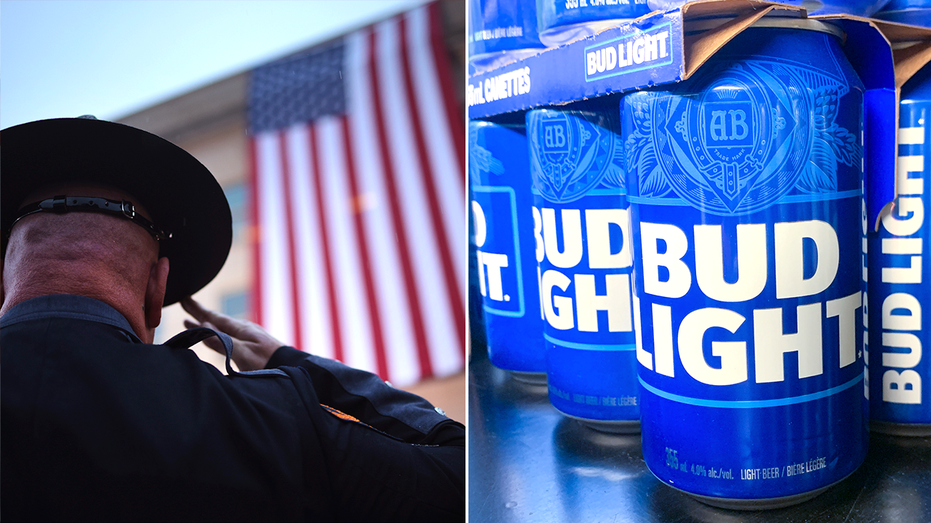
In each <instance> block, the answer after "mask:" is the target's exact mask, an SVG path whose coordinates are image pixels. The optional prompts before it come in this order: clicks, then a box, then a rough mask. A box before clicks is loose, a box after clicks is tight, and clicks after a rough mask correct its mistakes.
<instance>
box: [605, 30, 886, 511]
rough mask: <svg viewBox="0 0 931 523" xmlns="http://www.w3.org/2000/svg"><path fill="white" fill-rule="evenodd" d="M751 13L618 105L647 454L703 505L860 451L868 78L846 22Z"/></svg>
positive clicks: (769, 490)
mask: <svg viewBox="0 0 931 523" xmlns="http://www.w3.org/2000/svg"><path fill="white" fill-rule="evenodd" d="M837 33H839V31H838V30H836V29H834V28H833V27H832V26H829V25H827V24H824V23H820V22H816V21H813V20H795V21H781V20H778V19H776V20H769V21H767V20H765V19H764V20H761V21H760V22H758V23H757V24H756V25H754V26H753V27H751V28H749V29H747V30H746V31H744V32H743V33H741V34H739V35H738V36H736V37H735V38H734V39H733V40H732V41H731V42H729V43H728V44H726V45H725V46H724V47H723V48H722V49H721V50H720V51H718V52H717V53H716V54H715V55H714V56H713V57H712V58H711V59H710V60H709V61H708V62H707V63H705V65H703V66H702V67H701V68H700V69H699V70H698V71H697V72H696V73H695V74H694V75H693V76H692V77H690V78H689V79H688V80H686V81H683V82H681V83H679V84H676V85H672V86H668V87H666V86H664V87H662V88H655V89H652V90H645V91H639V92H635V93H632V94H629V95H627V96H625V97H624V99H623V102H622V104H621V111H622V119H623V134H624V136H627V137H628V138H627V142H626V145H625V149H626V154H627V161H626V164H627V165H628V183H627V187H628V201H629V202H630V208H631V232H632V240H633V245H634V248H635V250H636V253H635V256H634V290H635V296H634V311H635V314H636V316H635V319H634V322H635V325H636V326H637V340H636V341H637V358H638V361H639V362H640V367H639V379H640V383H641V386H642V389H641V430H642V434H643V457H644V460H645V461H646V463H647V466H648V467H649V468H650V470H651V471H652V472H653V474H654V475H656V477H657V478H659V479H660V480H661V481H662V482H664V483H666V484H667V485H670V486H672V487H674V488H677V489H679V490H682V491H684V492H686V493H688V494H690V495H692V496H694V497H696V498H697V499H699V500H701V501H703V502H705V503H708V504H711V505H715V506H720V507H725V508H731V509H767V508H778V507H783V506H788V505H792V504H795V503H799V502H801V501H804V500H807V499H810V498H812V497H814V496H816V495H817V494H819V493H820V492H822V491H824V490H825V489H826V488H827V487H829V486H830V485H832V484H834V483H837V482H838V481H840V480H842V479H843V478H845V477H846V476H848V475H849V474H851V473H852V472H853V471H854V470H856V468H857V467H858V466H859V465H860V464H861V463H862V462H863V460H864V457H865V455H866V450H867V439H868V430H867V408H868V404H867V402H866V399H865V397H864V396H865V393H864V390H865V389H864V378H863V377H864V365H863V355H862V352H861V344H862V339H863V328H862V319H861V316H862V314H861V298H862V285H863V282H862V271H861V259H860V252H861V244H862V239H863V236H862V234H861V229H860V220H859V217H860V209H861V205H862V203H863V202H862V198H863V192H862V185H861V184H862V181H863V177H862V173H863V171H862V169H863V167H862V150H863V149H862V145H863V144H862V142H861V140H862V138H861V136H862V129H863V109H862V103H863V91H864V88H863V84H862V83H861V82H860V80H859V79H858V78H857V76H856V73H855V72H854V70H853V69H852V67H851V66H850V64H849V62H847V60H846V58H845V56H844V54H843V52H842V50H841V47H840V42H841V40H840V37H842V36H843V35H842V34H837Z"/></svg>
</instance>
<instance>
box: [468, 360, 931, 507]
mask: <svg viewBox="0 0 931 523" xmlns="http://www.w3.org/2000/svg"><path fill="white" fill-rule="evenodd" d="M475 345H479V344H475ZM468 488H469V497H468V500H469V501H468V504H469V521H472V522H482V523H486V522H487V523H493V522H502V523H505V522H506V523H523V522H567V523H574V522H579V523H598V522H612V523H624V522H631V523H640V522H663V523H679V522H682V523H684V522H692V521H700V522H709V523H731V522H733V523H737V522H793V523H794V522H811V523H815V522H818V523H830V522H844V523H863V522H870V523H872V522H890V523H893V522H894V523H912V522H914V523H918V522H929V521H931V438H907V437H892V436H884V435H880V434H875V433H873V434H871V435H870V450H869V453H868V454H867V457H866V461H865V462H864V464H863V465H862V466H861V467H860V468H859V469H858V470H857V471H856V472H855V473H853V474H852V475H851V476H849V477H848V478H846V479H845V480H843V481H841V482H840V483H838V484H836V485H834V486H833V487H831V488H829V489H828V490H827V491H826V492H824V493H823V494H821V495H820V496H818V497H816V498H814V499H812V500H810V501H807V502H804V503H801V504H799V505H795V506H793V507H789V508H784V509H778V510H768V511H747V512H741V511H730V510H723V509H718V508H714V507H711V506H708V505H705V504H703V503H701V502H699V501H697V500H695V499H693V498H692V497H690V496H688V495H687V494H684V493H682V492H679V491H677V490H675V489H673V488H670V487H668V486H666V485H664V484H662V483H661V482H660V481H659V480H657V479H656V478H655V477H654V476H653V474H652V473H651V472H650V471H649V469H648V468H647V466H646V464H645V463H644V462H643V458H642V456H641V452H640V436H639V435H633V436H615V435H608V434H604V433H600V432H597V431H594V430H592V429H590V428H588V427H587V426H584V425H582V424H580V423H579V422H578V421H576V420H573V419H570V418H567V417H565V416H563V415H562V414H560V413H559V412H558V411H557V410H556V409H554V408H553V407H552V406H551V405H550V403H549V400H548V399H547V395H546V387H545V386H533V385H528V384H525V383H522V382H519V381H516V380H514V379H512V378H511V377H510V376H509V374H508V373H507V372H505V371H503V370H500V369H497V368H495V367H494V366H492V365H491V363H490V362H489V361H488V356H487V352H486V351H485V350H484V348H483V347H482V346H473V350H472V353H471V356H470V363H469V487H468Z"/></svg>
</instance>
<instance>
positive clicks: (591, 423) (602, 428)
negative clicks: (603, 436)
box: [569, 416, 640, 434]
mask: <svg viewBox="0 0 931 523" xmlns="http://www.w3.org/2000/svg"><path fill="white" fill-rule="evenodd" d="M569 417H570V418H572V419H575V420H578V422H579V423H581V424H582V425H585V426H586V427H588V428H590V429H592V430H597V431H598V432H605V433H607V434H639V433H640V420H633V421H631V420H597V419H585V418H579V417H576V416H569Z"/></svg>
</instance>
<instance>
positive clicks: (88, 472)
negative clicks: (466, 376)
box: [0, 295, 465, 521]
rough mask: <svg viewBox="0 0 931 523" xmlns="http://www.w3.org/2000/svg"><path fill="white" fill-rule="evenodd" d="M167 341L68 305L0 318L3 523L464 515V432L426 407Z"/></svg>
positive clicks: (368, 388) (274, 361)
mask: <svg viewBox="0 0 931 523" xmlns="http://www.w3.org/2000/svg"><path fill="white" fill-rule="evenodd" d="M195 341H196V340H195ZM192 343H193V342H192ZM168 345H169V344H166V345H147V344H143V343H141V341H140V340H139V338H138V337H136V335H135V334H134V333H133V331H132V329H131V328H130V326H129V323H128V322H127V321H126V319H125V318H124V317H123V316H122V315H120V314H119V313H118V312H117V311H116V310H115V309H113V308H111V307H109V306H108V305H106V304H104V303H103V302H100V301H97V300H93V299H90V298H86V297H81V296H66V295H55V296H44V297H40V298H34V299H32V300H28V301H26V302H23V303H20V304H18V305H16V306H15V307H13V308H11V309H10V310H9V311H8V312H7V314H5V315H4V316H3V317H2V319H0V347H2V360H0V362H2V365H0V403H2V420H0V441H2V447H0V475H2V478H0V498H2V503H0V517H2V519H3V520H5V521H12V520H23V519H27V520H74V519H94V520H217V521H234V520H251V521H255V520H271V521H282V520H311V521H315V520H328V521H334V520H336V521H364V520H383V521H447V520H463V519H464V517H465V516H464V515H465V486H464V482H465V429H464V427H463V426H462V425H461V424H460V423H458V422H455V421H452V420H450V419H448V418H446V417H445V416H444V415H442V414H441V413H440V412H437V410H438V409H434V407H433V406H432V405H430V404H429V403H428V402H427V401H426V400H424V399H422V398H420V397H418V396H415V395H413V394H409V393H406V392H403V391H400V390H396V389H394V388H392V387H391V386H390V385H387V384H386V383H385V382H384V381H382V380H381V379H379V378H378V377H377V376H375V375H373V374H370V373H368V372H364V371H359V370H356V369H352V368H350V367H347V366H345V365H342V364H340V363H337V362H335V361H332V360H328V359H325V358H320V357H316V356H312V355H309V354H307V353H303V352H300V351H298V350H296V349H293V348H290V347H281V348H279V349H278V350H277V351H276V352H275V353H274V355H273V356H272V358H271V359H270V361H269V363H268V367H267V368H268V369H276V370H272V371H260V372H258V373H233V374H232V375H229V376H225V375H223V374H222V373H221V372H219V371H218V370H217V369H216V368H214V367H213V366H211V365H209V364H207V363H204V362H202V361H201V360H200V359H199V358H198V357H197V356H196V355H195V354H194V352H193V351H190V350H187V349H186V348H178V347H177V345H178V343H176V344H175V345H176V346H175V347H174V348H172V347H171V346H168Z"/></svg>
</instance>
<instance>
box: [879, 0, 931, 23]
mask: <svg viewBox="0 0 931 523" xmlns="http://www.w3.org/2000/svg"><path fill="white" fill-rule="evenodd" d="M874 16H875V17H876V18H879V19H880V20H886V21H889V22H897V23H900V24H909V25H920V26H923V27H931V0H892V1H891V2H889V3H888V4H886V6H885V7H884V8H883V9H882V10H881V11H879V12H878V13H876V14H875V15H874Z"/></svg>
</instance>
